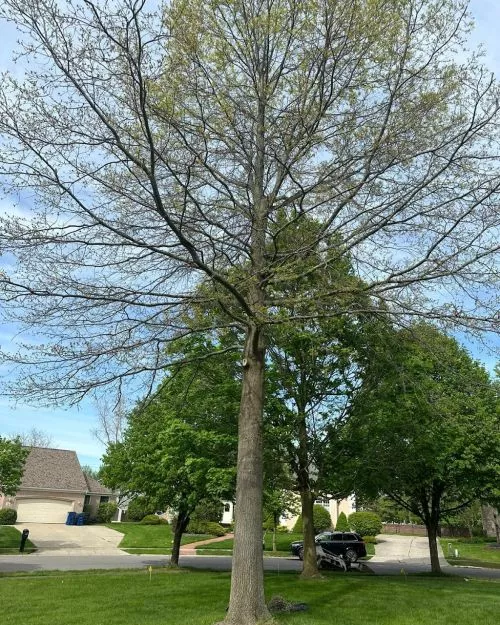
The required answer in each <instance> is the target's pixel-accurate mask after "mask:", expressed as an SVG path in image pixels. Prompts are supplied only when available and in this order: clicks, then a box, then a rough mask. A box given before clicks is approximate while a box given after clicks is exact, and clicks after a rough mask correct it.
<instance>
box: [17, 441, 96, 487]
mask: <svg viewBox="0 0 500 625" xmlns="http://www.w3.org/2000/svg"><path fill="white" fill-rule="evenodd" d="M20 488H21V489H22V488H44V489H54V490H72V491H79V492H82V493H84V492H86V491H87V482H86V481H85V477H84V475H83V472H82V469H81V467H80V463H79V461H78V457H77V455H76V452H75V451H70V450H68V449H49V448H46V447H32V448H31V450H30V453H29V455H28V457H27V458H26V463H25V465H24V474H23V479H22V481H21V486H20Z"/></svg>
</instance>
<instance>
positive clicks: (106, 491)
mask: <svg viewBox="0 0 500 625" xmlns="http://www.w3.org/2000/svg"><path fill="white" fill-rule="evenodd" d="M85 479H86V480H87V486H88V488H87V490H88V491H89V493H92V494H96V495H112V494H113V491H112V490H111V489H110V488H106V487H105V486H103V485H102V484H101V482H98V481H97V480H94V478H93V477H90V475H85Z"/></svg>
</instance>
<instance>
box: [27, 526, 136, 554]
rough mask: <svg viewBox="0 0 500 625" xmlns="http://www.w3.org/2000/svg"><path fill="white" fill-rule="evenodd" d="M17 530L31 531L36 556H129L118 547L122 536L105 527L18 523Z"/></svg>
mask: <svg viewBox="0 0 500 625" xmlns="http://www.w3.org/2000/svg"><path fill="white" fill-rule="evenodd" d="M16 527H17V529H19V530H20V531H22V530H23V529H29V531H30V535H29V538H30V540H31V542H33V543H34V544H35V545H36V546H37V547H38V551H37V552H36V554H40V555H44V556H49V555H54V556H63V555H75V556H76V555H78V556H85V555H106V556H112V555H115V556H117V555H121V556H123V555H127V554H126V553H125V552H124V551H122V550H121V549H118V544H119V543H120V541H121V540H122V538H123V534H121V533H120V532H116V531H115V530H112V529H109V528H108V527H104V526H102V525H82V526H79V525H62V524H58V523H57V524H56V523H18V524H17V525H16Z"/></svg>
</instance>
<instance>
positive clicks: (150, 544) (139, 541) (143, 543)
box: [108, 523, 213, 554]
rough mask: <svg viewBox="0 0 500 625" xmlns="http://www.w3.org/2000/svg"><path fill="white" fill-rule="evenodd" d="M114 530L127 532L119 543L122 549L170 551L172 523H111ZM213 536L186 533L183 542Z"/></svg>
mask: <svg viewBox="0 0 500 625" xmlns="http://www.w3.org/2000/svg"><path fill="white" fill-rule="evenodd" d="M108 527H110V528H111V529H112V530H116V531H117V532H121V533H122V534H125V536H124V537H123V540H122V541H121V543H120V544H119V547H120V549H125V551H129V552H130V553H158V554H163V553H170V551H171V548H172V538H173V537H172V530H171V527H170V525H141V524H140V523H110V524H109V525H108ZM207 538H213V536H206V535H204V534H184V536H183V537H182V544H183V545H187V544H188V543H194V542H196V541H199V540H206V539H207Z"/></svg>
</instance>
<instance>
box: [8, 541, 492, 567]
mask: <svg viewBox="0 0 500 625" xmlns="http://www.w3.org/2000/svg"><path fill="white" fill-rule="evenodd" d="M110 531H113V530H110ZM120 536H122V535H121V534H120ZM379 539H380V543H379V544H378V545H377V556H376V557H374V558H372V559H371V560H370V561H368V562H367V563H366V564H362V565H360V566H361V568H362V569H364V570H365V571H366V572H371V573H373V574H375V575H403V574H412V573H422V572H427V571H430V561H429V556H428V548H427V540H426V539H425V538H424V539H422V538H419V537H412V536H406V537H405V536H399V535H398V536H396V535H390V536H389V535H387V536H380V537H379ZM65 547H67V545H66V546H65ZM116 554H118V555H116ZM168 562H169V557H168V556H155V555H142V556H141V555H128V554H126V553H124V552H122V551H120V550H118V549H115V553H111V552H108V553H101V554H99V555H97V554H85V553H84V551H83V550H81V549H80V550H78V549H76V550H74V551H73V552H72V553H71V555H70V554H68V553H67V549H66V548H63V549H61V550H60V551H59V553H57V552H56V551H54V550H51V551H49V552H45V553H43V552H37V553H33V554H25V555H8V556H6V555H4V556H1V555H0V572H5V573H8V572H18V571H26V572H33V571H50V570H60V571H76V570H89V569H134V568H139V569H140V568H145V567H148V566H150V565H151V566H166V565H168ZM180 564H181V566H185V567H191V568H196V569H207V570H214V571H229V570H231V557H230V556H210V555H209V556H195V555H184V556H181V558H180ZM264 568H265V570H267V571H300V570H301V569H302V562H300V560H298V559H297V558H268V557H266V558H264ZM356 568H357V567H353V569H354V570H355V569H356ZM442 568H443V571H444V572H446V573H448V574H451V575H458V576H463V577H471V578H472V577H480V578H485V579H500V569H479V568H472V567H454V566H449V565H448V564H447V563H446V561H445V560H444V559H442ZM353 572H354V571H353Z"/></svg>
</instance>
